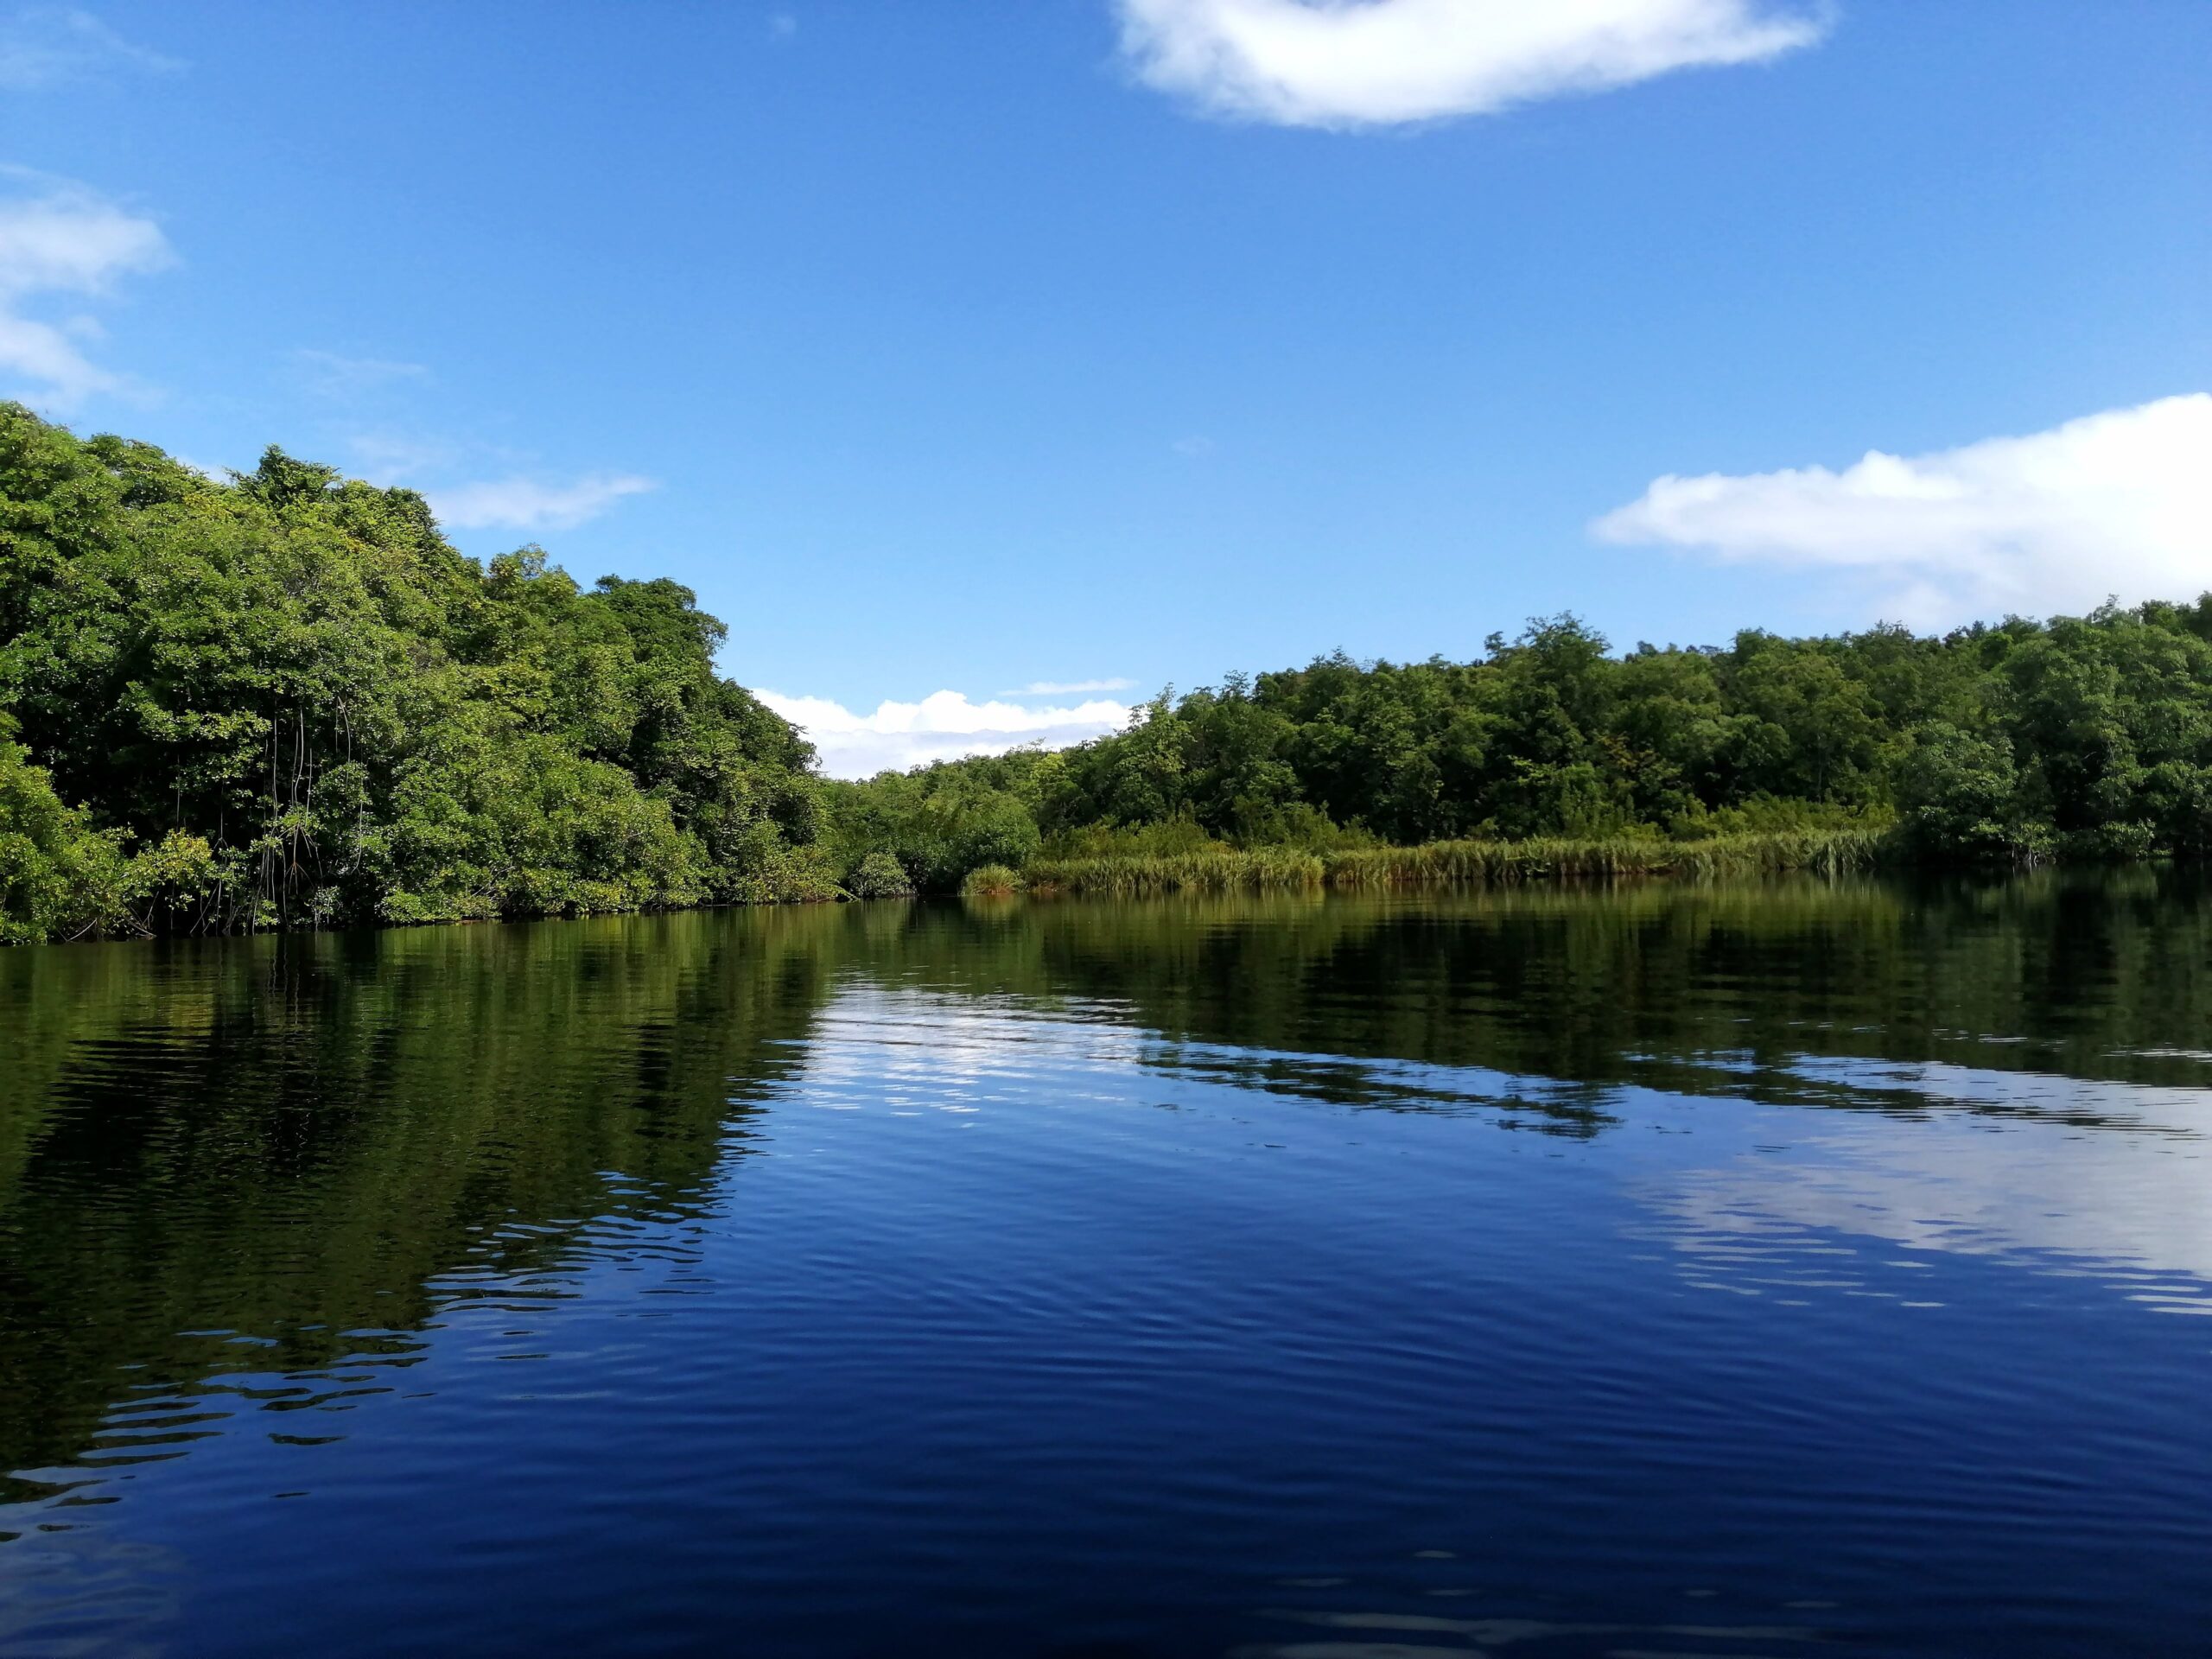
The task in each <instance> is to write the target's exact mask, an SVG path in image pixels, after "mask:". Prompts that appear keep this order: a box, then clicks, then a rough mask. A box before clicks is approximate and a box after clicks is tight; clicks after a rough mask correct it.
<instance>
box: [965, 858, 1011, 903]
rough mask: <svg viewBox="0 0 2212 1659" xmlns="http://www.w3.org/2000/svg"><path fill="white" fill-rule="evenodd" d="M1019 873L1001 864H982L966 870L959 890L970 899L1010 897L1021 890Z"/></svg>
mask: <svg viewBox="0 0 2212 1659" xmlns="http://www.w3.org/2000/svg"><path fill="white" fill-rule="evenodd" d="M1021 885H1022V884H1021V874H1020V871H1018V870H1014V869H1010V868H1007V866H1006V865H1003V864H983V865H979V866H978V867H977V868H975V869H972V870H970V871H969V872H968V874H967V877H966V879H965V880H963V881H962V882H961V884H960V891H961V892H962V893H963V894H964V895H965V896H967V897H968V898H970V899H1010V898H1012V897H1013V896H1014V894H1015V893H1020V891H1021Z"/></svg>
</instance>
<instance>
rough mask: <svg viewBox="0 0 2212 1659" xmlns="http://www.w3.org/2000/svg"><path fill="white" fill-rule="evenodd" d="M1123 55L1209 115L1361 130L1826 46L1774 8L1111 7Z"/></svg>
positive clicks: (1334, 0) (1648, 2)
mask: <svg viewBox="0 0 2212 1659" xmlns="http://www.w3.org/2000/svg"><path fill="white" fill-rule="evenodd" d="M1117 3H1118V5H1119V8H1120V11H1121V20H1122V49H1123V51H1124V53H1125V54H1127V55H1128V59H1129V60H1130V62H1131V63H1132V64H1134V65H1135V68H1136V72H1137V73H1138V75H1139V76H1140V77H1141V78H1142V79H1144V80H1145V81H1146V82H1147V83H1148V84H1150V85H1151V86H1154V87H1157V88H1158V89H1160V91H1162V92H1172V93H1174V94H1176V95H1178V96H1180V97H1183V98H1186V99H1190V100H1192V102H1193V103H1195V104H1197V105H1199V106H1200V107H1201V108H1203V109H1205V110H1208V111H1211V112H1213V113H1215V114H1218V115H1226V116H1232V117H1238V118H1245V119H1249V120H1257V121H1270V122H1275V123H1278V124H1282V125H1285V126H1300V127H1361V126H1374V125H1383V124H1392V123H1398V122H1407V121H1428V120H1434V119H1437V118H1441V117H1446V116H1455V115H1480V114H1487V113H1490V112H1491V111H1497V110H1502V109H1506V108H1508V107H1510V106H1511V105H1516V104H1526V103H1529V102H1532V101H1534V100H1535V99H1544V98H1552V97H1556V96H1558V95H1559V94H1561V93H1565V92H1596V91H1599V90H1602V89H1604V88H1607V87H1613V86H1628V85H1630V83H1632V82H1635V81H1639V80H1648V79H1651V78H1652V77H1653V76H1655V75H1662V74H1666V73H1669V72H1671V71H1673V70H1677V69H1688V68H1694V67H1706V66H1711V65H1720V64H1739V63H1753V62H1757V61H1759V60H1762V59H1766V58H1771V57H1775V56H1777V55H1779V54H1782V53H1784V52H1788V51H1790V50H1792V49H1793V48H1797V47H1802V46H1806V45H1809V44H1810V43H1811V42H1813V41H1815V40H1817V39H1819V38H1820V36H1821V33H1822V30H1823V25H1822V17H1821V12H1820V11H1817V10H1809V9H1808V8H1806V7H1804V6H1784V5H1782V4H1777V3H1774V0H1538V3H1513V0H1359V3H1344V0H1117Z"/></svg>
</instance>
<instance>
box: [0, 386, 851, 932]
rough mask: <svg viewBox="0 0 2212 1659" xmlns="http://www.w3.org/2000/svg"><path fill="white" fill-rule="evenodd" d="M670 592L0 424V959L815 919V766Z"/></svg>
mask: <svg viewBox="0 0 2212 1659" xmlns="http://www.w3.org/2000/svg"><path fill="white" fill-rule="evenodd" d="M722 633H723V630H722V625H721V623H719V622H717V621H716V620H715V619H714V618H712V617H710V616H707V615H705V614H703V613H701V612H700V611H699V610H697V609H696V607H695V606H694V604H693V602H692V594H690V591H689V590H688V589H686V588H681V587H679V586H677V584H676V583H674V582H665V581H661V582H624V581H620V580H619V579H616V578H613V577H607V578H604V579H602V580H601V582H599V583H598V585H597V586H596V587H595V588H592V589H589V590H586V589H582V588H579V587H578V586H577V584H576V583H575V582H572V581H571V580H570V579H569V577H568V576H566V575H563V574H562V573H561V572H560V571H559V570H557V569H550V568H549V567H548V566H547V565H546V563H545V562H544V559H543V556H542V555H540V554H539V553H537V551H535V550H525V551H523V552H519V553H514V554H509V555H506V556H502V557H499V558H495V559H493V560H492V561H491V562H490V563H488V564H480V563H477V562H476V561H474V560H472V559H469V558H466V557H464V556H461V554H460V553H458V552H456V551H455V550H454V548H453V547H452V546H451V545H450V544H449V543H448V542H447V541H446V540H445V538H444V537H442V535H441V534H440V533H439V531H438V527H437V524H436V523H435V520H434V518H432V516H431V512H430V510H429V505H427V504H426V503H425V502H424V500H423V498H422V497H421V496H419V495H417V494H416V493H413V492H412V491H409V490H401V489H391V490H386V489H378V488H375V487H373V486H370V485H367V484H364V483H359V482H358V481H353V480H346V479H344V478H342V477H340V474H338V473H337V472H336V471H335V470H334V469H333V468H331V467H320V466H315V465H311V464H308V463H307V462H303V461H295V460H293V459H291V458H290V457H289V456H287V455H285V454H283V453H281V452H280V451H278V450H277V449H274V448H271V449H270V451H269V452H268V453H267V454H265V455H264V457H263V459H262V461H261V465H260V467H258V468H257V470H256V471H255V472H254V473H253V474H251V475H247V476H241V477H238V478H236V479H235V480H233V481H231V482H227V483H224V482H217V481H214V480H210V479H208V478H207V477H204V476H202V475H201V474H199V473H197V472H195V471H194V470H193V469H191V468H190V467H185V466H182V465H181V464H180V463H178V462H177V461H174V460H172V459H170V458H169V457H168V456H167V455H165V454H162V452H161V451H160V450H158V449H156V448H151V447H150V446H149V445H146V444H143V443H134V442H127V441H125V440H124V439H121V438H116V437H94V438H91V439H79V438H78V437H76V436H74V435H72V434H71V433H69V432H68V431H67V430H65V429H62V428H60V427H57V426H53V425H49V424H48V423H44V422H41V421H40V420H39V419H37V418H36V417H35V416H33V415H32V414H30V413H29V411H28V410H24V409H23V408H22V407H21V406H19V405H15V404H0V938H7V939H12V940H23V939H38V938H72V937H79V936H82V935H85V934H86V933H91V932H116V931H164V930H177V931H183V930H194V931H232V930H238V929H243V928H251V927H286V926H298V925H336V924H360V923H367V922H377V921H385V922H411V921H432V920H449V919H458V918H469V917H486V916H514V915H528V914H539V913H547V912H570V913H574V912H586V911H600V910H614V909H633V908H639V907H646V906H677V905H688V904H696V903H701V902H708V901H715V900H733V899H794V898H810V897H823V896H828V895H829V894H831V893H834V892H835V891H836V887H835V881H836V875H837V874H838V872H837V871H836V870H835V869H834V868H831V866H830V864H829V859H828V856H827V853H826V849H825V848H824V846H823V840H822V836H821V834H820V830H821V799H820V785H819V784H818V781H817V779H816V777H815V775H814V772H813V759H814V757H813V752H812V750H811V748H810V747H809V746H808V745H807V744H806V743H805V742H804V741H803V740H802V739H801V738H800V737H799V735H798V733H796V732H795V731H794V730H793V729H792V728H791V726H790V725H789V724H788V723H786V722H785V721H783V720H782V719H781V718H779V716H778V715H775V714H774V713H773V712H772V711H771V710H769V709H766V708H765V707H763V706H762V705H761V704H760V702H757V701H756V700H755V699H754V698H753V696H750V695H749V694H748V693H747V692H746V691H744V690H741V688H740V687H738V686H736V685H734V684H732V683H729V682H728V680H725V679H722V678H721V677H719V676H718V675H717V674H716V673H715V668H714V652H715V647H716V646H717V645H719V643H720V642H721V638H722Z"/></svg>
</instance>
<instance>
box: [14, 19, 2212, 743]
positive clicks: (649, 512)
mask: <svg viewBox="0 0 2212 1659" xmlns="http://www.w3.org/2000/svg"><path fill="white" fill-rule="evenodd" d="M0 395H5V396H12V397H20V398H22V400H23V401H25V402H27V403H28V404H30V405H31V406H32V407H33V408H35V409H36V410H39V411H40V412H41V413H42V414H45V415H47V416H49V417H50V418H54V419H57V420H60V421H63V422H66V423H68V424H69V425H71V426H72V427H73V428H75V429H79V430H80V431H85V432H92V431H120V432H124V433H127V434H129V435H133V436H137V437H142V438H145V439H148V440H150V441H152V442H156V443H159V444H161V445H162V447H164V448H168V449H169V450H170V451H172V452H173V453H175V454H178V455H179V456H181V457H182V458H183V459H185V460H187V461H190V462H192V463H193V464H194V465H195V466H200V467H205V468H207V469H209V470H211V471H214V472H218V473H219V472H220V470H221V469H222V468H224V467H239V468H249V469H250V468H251V467H252V466H253V464H254V462H255V461H256V459H257V457H258V455H259V454H260V453H261V451H262V449H263V448H264V446H266V445H268V444H270V443H276V444H279V445H281V446H282V447H283V448H285V449H286V450H288V451H289V452H290V453H292V454H297V455H303V456H307V457H310V458H313V459H316V460H321V461H330V462H332V463H334V464H336V465H338V466H340V467H344V468H345V469H346V470H347V471H348V472H349V473H353V474H357V475H359V476H362V477H365V478H368V479H371V480H374V481H376V482H378V483H380V484H404V485H406V486H410V487H412V488H416V489H419V490H421V491H422V492H423V493H424V494H425V495H427V496H428V497H429V499H430V500H431V502H432V504H433V505H434V506H435V508H436V510H437V512H438V514H439V516H440V518H441V521H442V524H444V525H445V527H446V529H447V531H448V533H449V534H450V535H451V536H452V537H453V539H454V541H455V543H457V544H458V545H459V546H461V548H462V549H463V550H465V551H467V552H469V553H472V554H475V555H478V556H489V555H492V554H494V553H497V552H500V551H504V550H507V549H510V548H513V547H517V546H519V545H523V544H524V543H537V544H539V545H542V546H543V548H544V549H545V550H546V551H547V553H548V555H549V556H550V558H551V560H552V561H553V562H554V563H557V564H559V565H561V566H563V567H564V568H566V569H568V570H569V571H570V572H571V573H572V574H573V575H575V576H576V577H577V578H578V579H580V580H581V581H583V582H587V583H588V582H591V581H592V580H594V578H596V577H597V576H599V575H602V574H609V573H612V574H619V575H627V576H633V577H637V576H652V575H669V576H673V577H675V578H676V579H677V580H678V581H681V582H684V583H686V584H687V585H689V586H690V587H691V588H694V589H695V590H696V592H697V594H698V596H699V601H700V603H701V605H702V607H704V608H706V609H708V610H709V611H711V612H713V613H715V614H716V615H717V616H720V617H721V618H722V619H723V620H724V621H726V622H727V623H728V625H729V639H728V645H727V646H726V647H725V649H724V651H723V653H722V658H721V667H722V669H723V671H725V672H727V673H728V674H730V675H731V676H733V677H735V678H736V679H738V680H740V681H741V682H742V683H745V684H747V685H749V686H752V687H753V688H755V689H756V690H760V691H761V692H762V693H763V694H764V695H765V696H769V697H770V699H771V701H772V702H774V704H775V706H777V707H778V708H779V709H782V710H783V711H784V712H785V713H786V714H787V715H790V716H791V717H792V718H794V719H797V720H798V721H801V722H802V723H803V724H804V725H805V726H806V727H807V728H808V730H809V731H810V734H812V735H813V737H814V738H815V740H816V741H817V745H818V746H819V747H820V748H821V750H822V753H823V760H824V765H825V768H826V769H828V770H829V771H832V772H840V773H845V774H855V773H861V772H867V771H870V770H873V769H874V768H875V767H877V766H885V765H904V764H908V763H911V762H912V761H916V760H926V759H931V758H935V757H937V756H939V755H944V754H949V753H962V752H966V751H968V750H970V749H979V748H981V749H988V748H993V747H1005V746H1007V745H1009V744H1012V743H1014V742H1020V741H1045V742H1048V743H1058V742H1065V741H1073V740H1075V739H1077V738H1080V737H1082V736H1084V735H1088V734H1092V733H1095V732H1096V731H1100V730H1103V729H1107V728H1110V727H1112V726H1115V725H1117V724H1119V723H1121V722H1122V721H1123V720H1124V719H1125V718H1126V715H1127V710H1128V706H1129V705H1130V704H1131V703H1132V702H1135V701H1137V700H1139V699H1141V698H1144V697H1148V696H1152V695H1154V693H1156V692H1158V691H1159V690H1160V689H1162V688H1163V687H1165V686H1167V685H1171V684H1172V685H1174V686H1177V687H1180V688H1184V689H1188V688H1191V687H1193V686H1196V685H1199V684H1206V683H1217V682H1218V680H1219V679H1220V677H1222V676H1223V675H1224V673H1227V672H1230V671H1257V670H1265V669H1269V668H1276V667H1287V666H1291V665H1294V664H1299V663H1302V662H1304V661H1306V660H1308V659H1310V658H1313V657H1314V656H1315V655H1317V654H1319V653H1322V652H1331V651H1335V650H1339V649H1341V650H1344V651H1345V652H1350V653H1351V655H1353V656H1354V657H1357V658H1375V657H1383V658H1392V659H1395V660H1406V659H1411V658H1426V657H1428V656H1430V655H1432V654H1435V653H1441V654H1443V655H1445V656H1447V657H1452V658H1469V657H1471V656H1475V655H1477V654H1479V653H1480V652H1481V651H1482V650H1483V647H1484V639H1485V638H1486V637H1487V636H1489V635H1490V634H1491V633H1492V632H1504V633H1506V634H1508V635H1510V634H1512V633H1514V632H1516V631H1517V630H1518V629H1519V628H1520V627H1521V626H1523V624H1524V623H1525V622H1526V620H1528V619H1529V618H1531V617H1535V616H1543V615H1551V614H1554V613H1559V612H1561V611H1568V610H1571V611H1573V612H1575V613H1579V614H1580V615H1581V616H1582V617H1584V618H1585V619H1586V620H1588V621H1589V622H1591V623H1592V625H1594V626H1597V627H1598V628H1599V629H1600V630H1601V631H1602V632H1605V634H1606V635H1607V636H1608V637H1609V638H1610V639H1611V640H1612V641H1613V642H1614V644H1615V645H1617V646H1618V647H1621V648H1627V647H1630V646H1632V645H1635V644H1636V643H1637V642H1638V641H1640V640H1650V641H1653V642H1655V643H1666V642H1671V641H1680V642H1682V643H1716V642H1725V641H1726V639H1728V638H1729V637H1730V636H1731V635H1732V633H1733V632H1735V631H1736V630H1738V629H1739V628H1743V627H1747V626H1760V627H1766V628H1770V629H1775V630H1778V631H1784V632H1833V631H1835V630H1839V629H1845V628H1853V627H1860V626H1866V625H1869V624H1871V623H1872V622H1875V621H1877V620H1897V621H1904V622H1906V623H1908V624H1910V625H1911V626H1916V627H1922V628H1940V627H1946V626H1954V625H1955V624H1957V623H1960V622H1962V621H1965V620H1971V619H1974V618H1976V617H1984V618H1992V619H1993V618H1995V617H1998V616H2001V615H2003V614H2005V613H2012V612H2017V613H2024V614H2035V615H2042V614H2049V613H2055V612H2063V611H2068V610H2075V611H2078V610H2081V609H2083V608H2086V607H2090V606H2094V605H2095V604H2097V603H2098V602H2100V601H2102V600H2103V599H2105V598H2106V597H2107V596H2116V597H2118V598H2120V599H2121V600H2123V601H2133V600H2139V599H2142V598H2145V597H2152V596H2164V597H2185V596H2194V594H2196V592H2198V591H2199V590H2200V589H2202V588H2208V587H2212V4H2208V3H2205V0H1944V3H1941V4H1930V3H1928V0H1551V3H1548V4H1547V5H1544V6H1541V7H1535V6H1529V5H1526V4H1523V3H1520V0H1326V3H1325V0H957V3H953V0H944V3H926V4H925V3H904V4H893V3H889V0H768V3H750V0H693V3H676V0H661V3H655V0H632V3H625V4H620V5H617V4H613V3H607V0H601V3H564V0H528V3H524V0H509V3H501V0H476V3H471V4H468V5H465V6H454V5H445V4H435V3H431V0H373V3H372V0H358V3H343V0H333V3H327V4H318V5H315V6H312V7H308V6H299V5H293V4H284V3H278V0H261V3H257V4H246V3H226V0H195V3H193V4H191V5H188V6H187V5H180V4H177V3H175V0H162V3H134V0H102V3H95V4H92V5H89V6H87V7H85V8H78V7H73V6H53V5H43V4H36V5H30V6H23V7H16V8H14V9H10V8H9V7H8V6H7V5H6V4H5V3H4V0H0Z"/></svg>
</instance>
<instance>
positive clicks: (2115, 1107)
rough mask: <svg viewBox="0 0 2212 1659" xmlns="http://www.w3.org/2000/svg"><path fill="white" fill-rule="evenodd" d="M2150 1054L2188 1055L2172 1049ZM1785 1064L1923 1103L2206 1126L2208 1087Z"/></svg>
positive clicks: (2147, 1128)
mask: <svg viewBox="0 0 2212 1659" xmlns="http://www.w3.org/2000/svg"><path fill="white" fill-rule="evenodd" d="M2145 1052H2147V1051H2145ZM2157 1058H2195V1057H2194V1056H2193V1055H2187V1054H2185V1053H2183V1051H2178V1050H2175V1051H2168V1052H2164V1053H2160V1054H2158V1056H2157ZM1789 1070H1790V1071H1791V1072H1793V1073H1794V1074H1796V1076H1799V1077H1805V1078H1808V1079H1809V1080H1811V1081H1812V1082H1814V1083H1815V1084H1826V1085H1834V1086H1837V1087H1840V1088H1842V1089H1845V1090H1849V1091H1851V1092H1853V1093H1856V1094H1863V1095H1867V1096H1873V1097H1875V1098H1876V1099H1877V1100H1879V1099H1880V1098H1881V1097H1883V1096H1890V1097H1891V1098H1899V1097H1901V1098H1902V1099H1904V1100H1905V1101H1909V1102H1912V1103H1920V1102H1925V1103H1927V1104H1928V1105H1929V1106H1931V1107H1955V1108H1960V1109H1965V1110H1967V1111H1973V1112H1981V1113H1990V1112H1996V1113H2004V1114H2007V1115H2011V1114H2017V1115H2018V1116H2022V1117H2039V1118H2046V1119H2050V1120H2051V1121H2053V1122H2059V1123H2069V1124H2082V1125H2088V1124H2095V1125H2098V1126H2100V1127H2108V1128H2127V1129H2134V1130H2139V1131H2140V1132H2142V1133H2144V1134H2146V1135H2186V1136H2191V1137H2195V1136H2198V1135H2203V1134H2205V1133H2206V1132H2207V1131H2208V1130H2212V1090H2198V1089H2175V1088H2171V1087H2165V1086H2162V1085H2159V1084H2144V1083H2118V1082H2108V1081H2095V1080H2088V1079H2083V1078H2079V1077H2063V1076H2059V1075H2057V1074H2056V1073H2053V1072H2048V1071H1989V1070H1986V1069H1984V1068H1981V1067H1978V1066H1967V1065H1949V1064H1947V1063H1945V1062H1943V1061H1940V1060H1917V1061H1889V1060H1867V1059H1859V1058H1837V1057H1829V1056H1825V1055H1810V1054H1808V1055H1801V1056H1799V1057H1798V1058H1796V1060H1795V1061H1794V1062H1793V1063H1792V1064H1791V1065H1790V1066H1789Z"/></svg>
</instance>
